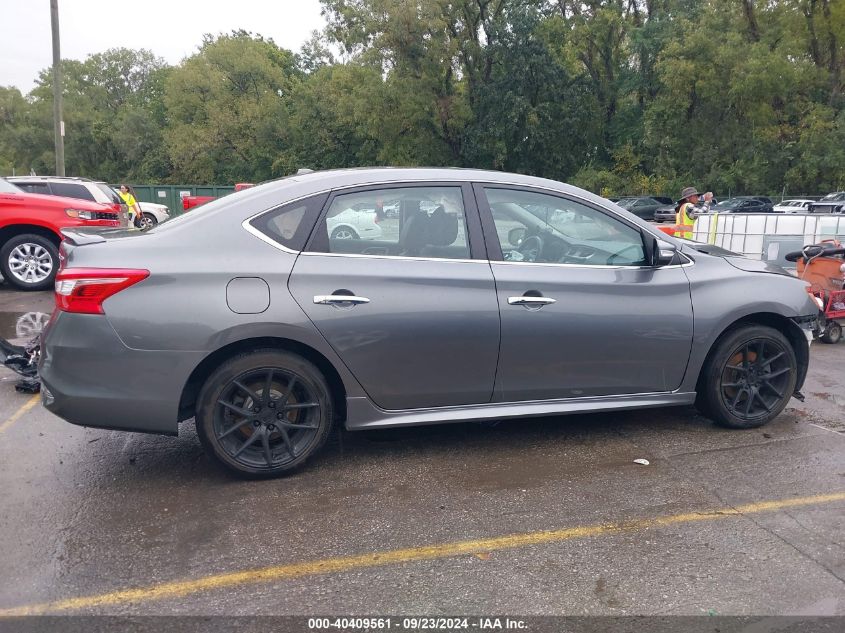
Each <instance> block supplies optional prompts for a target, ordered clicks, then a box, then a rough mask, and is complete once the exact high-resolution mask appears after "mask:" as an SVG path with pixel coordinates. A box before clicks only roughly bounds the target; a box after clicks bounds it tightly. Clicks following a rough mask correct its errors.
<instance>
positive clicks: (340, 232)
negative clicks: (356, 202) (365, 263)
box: [332, 226, 358, 240]
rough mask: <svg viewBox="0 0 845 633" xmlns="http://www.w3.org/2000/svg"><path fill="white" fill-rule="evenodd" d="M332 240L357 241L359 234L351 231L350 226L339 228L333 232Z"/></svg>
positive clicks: (353, 230)
mask: <svg viewBox="0 0 845 633" xmlns="http://www.w3.org/2000/svg"><path fill="white" fill-rule="evenodd" d="M332 239H333V240H357V239H358V233H356V232H355V229H351V228H349V227H348V226H339V227H337V228H336V229H335V230H334V231H332Z"/></svg>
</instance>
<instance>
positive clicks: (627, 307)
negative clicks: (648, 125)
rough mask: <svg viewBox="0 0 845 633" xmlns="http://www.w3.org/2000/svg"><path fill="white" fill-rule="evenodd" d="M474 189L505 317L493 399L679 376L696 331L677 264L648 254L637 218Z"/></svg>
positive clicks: (631, 385) (663, 385)
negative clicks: (655, 261)
mask: <svg viewBox="0 0 845 633" xmlns="http://www.w3.org/2000/svg"><path fill="white" fill-rule="evenodd" d="M475 190H476V198H477V199H478V202H479V208H480V212H481V220H482V225H483V226H484V232H485V237H486V239H487V250H488V253H489V254H490V258H491V266H492V269H493V275H494V277H495V280H496V288H497V293H498V303H499V310H500V312H501V318H502V341H501V349H500V355H499V365H498V372H497V377H496V392H495V395H494V400H496V401H504V402H515V401H524V400H545V399H557V398H575V397H586V396H612V395H622V394H636V393H654V392H666V391H673V390H675V389H677V388H678V387H679V386H680V384H681V381H682V379H683V376H684V373H685V371H686V366H687V360H688V358H689V354H690V348H691V344H692V334H693V315H692V302H691V298H690V289H689V281H688V279H687V276H686V274H685V272H684V269H683V268H682V266H681V265H674V266H666V267H662V268H655V267H650V266H647V265H645V261H644V259H645V253H644V247H643V235H642V232H641V231H642V230H641V229H640V227H638V226H636V225H634V224H629V223H628V222H627V221H626V220H624V219H622V218H620V217H619V216H616V215H615V214H612V213H611V212H610V211H607V210H604V209H601V208H600V207H598V206H595V205H593V204H591V203H588V202H586V201H583V200H576V199H573V198H570V197H566V196H564V195H562V194H557V193H551V192H547V191H539V190H531V189H521V188H513V187H502V186H499V185H496V186H493V185H476V186H475Z"/></svg>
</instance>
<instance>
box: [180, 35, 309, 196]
mask: <svg viewBox="0 0 845 633" xmlns="http://www.w3.org/2000/svg"><path fill="white" fill-rule="evenodd" d="M300 74H301V73H300V71H299V70H298V69H297V67H296V60H295V57H294V55H293V53H291V52H290V51H287V50H284V49H281V48H279V47H278V46H276V44H275V43H274V42H273V41H272V40H265V39H264V38H262V37H260V36H257V35H252V34H250V33H246V32H243V31H237V32H233V33H232V34H230V35H221V36H219V37H216V38H215V37H212V36H206V37H205V39H204V41H203V44H202V46H201V47H200V50H199V52H198V53H197V54H196V55H194V56H192V57H190V58H188V59H187V60H185V62H184V63H183V64H182V65H181V66H180V67H179V68H176V69H174V70H173V72H171V73H170V74H169V76H168V77H167V79H166V83H165V95H164V102H165V106H166V108H167V117H168V120H169V125H168V127H167V129H166V131H165V134H166V144H167V149H168V155H169V158H170V161H171V163H172V165H173V173H172V175H171V178H172V179H175V180H181V181H185V182H198V183H212V182H234V181H235V180H238V179H248V180H251V181H254V182H258V181H261V180H265V179H268V178H271V177H273V176H278V175H281V174H280V173H279V172H278V171H276V169H277V167H276V165H277V159H278V157H279V155H280V154H281V153H282V152H283V150H284V148H285V144H286V138H287V136H288V133H289V129H288V109H287V104H288V96H289V94H290V92H291V90H293V88H294V86H295V85H296V84H297V82H299V81H300V80H301V78H300Z"/></svg>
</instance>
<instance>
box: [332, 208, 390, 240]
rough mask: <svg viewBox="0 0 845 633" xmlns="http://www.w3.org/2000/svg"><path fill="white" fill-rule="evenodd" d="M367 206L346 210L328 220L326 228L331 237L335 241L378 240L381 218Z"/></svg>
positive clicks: (373, 209)
mask: <svg viewBox="0 0 845 633" xmlns="http://www.w3.org/2000/svg"><path fill="white" fill-rule="evenodd" d="M368 207H369V205H365V206H363V207H361V206H359V207H358V208H354V209H344V210H343V211H341V212H340V213H338V214H337V215H335V216H333V217H331V218H328V221H327V223H326V225H327V226H326V228H327V229H328V232H329V237H330V238H331V239H335V240H357V239H368V240H377V239H379V238H380V237H381V227H380V226H379V225H378V223H379V218H378V216H377V215H376V210H375V208H373V207H369V208H368Z"/></svg>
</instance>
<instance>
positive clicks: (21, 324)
mask: <svg viewBox="0 0 845 633" xmlns="http://www.w3.org/2000/svg"><path fill="white" fill-rule="evenodd" d="M49 320H50V314H49V313H47V312H0V338H4V339H6V340H9V341H20V342H26V341H29V340H30V339H31V338H33V337H34V336H36V335H37V334H40V333H41V330H43V329H44V326H45V325H47V321H49Z"/></svg>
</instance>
